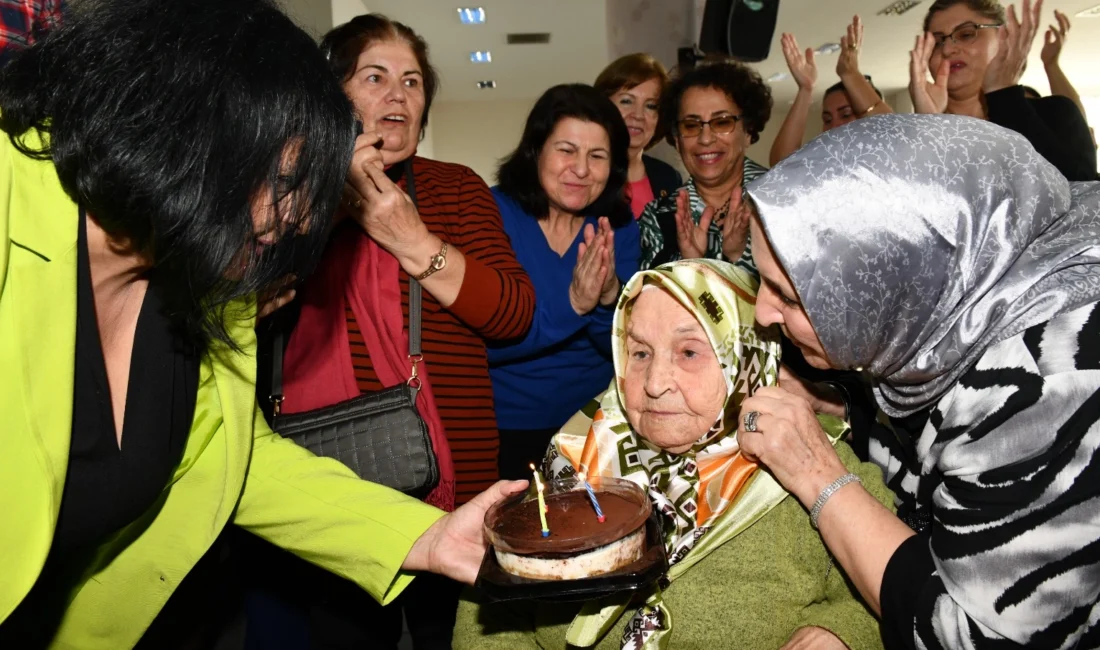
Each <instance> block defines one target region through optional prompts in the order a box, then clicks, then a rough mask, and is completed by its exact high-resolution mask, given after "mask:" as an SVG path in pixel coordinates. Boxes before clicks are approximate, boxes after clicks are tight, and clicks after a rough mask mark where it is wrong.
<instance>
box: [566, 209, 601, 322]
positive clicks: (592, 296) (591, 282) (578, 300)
mask: <svg viewBox="0 0 1100 650" xmlns="http://www.w3.org/2000/svg"><path fill="white" fill-rule="evenodd" d="M610 268H611V264H610V258H609V257H608V251H607V241H606V239H605V238H604V236H603V235H602V233H598V232H597V231H596V229H595V228H593V227H592V224H588V225H586V226H585V227H584V241H583V242H581V244H580V247H579V248H578V250H577V265H576V266H574V267H573V281H572V282H570V283H569V304H571V305H572V306H573V311H575V312H577V315H578V316H584V315H585V314H587V313H588V312H590V311H592V310H593V309H595V308H596V305H597V304H598V303H599V302H600V297H601V296H602V295H603V293H604V284H605V283H606V282H607V275H608V273H609V272H611V271H610Z"/></svg>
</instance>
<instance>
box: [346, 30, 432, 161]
mask: <svg viewBox="0 0 1100 650" xmlns="http://www.w3.org/2000/svg"><path fill="white" fill-rule="evenodd" d="M344 92H345V93H347V95H348V97H349V98H350V99H351V101H352V103H353V104H355V111H356V112H357V113H358V114H359V117H360V119H361V120H362V121H363V131H364V132H367V131H377V132H378V133H379V134H380V135H381V136H382V161H383V162H384V163H385V164H387V165H390V164H393V163H397V162H401V161H402V160H405V159H407V158H408V157H410V156H412V155H413V152H414V151H416V145H417V144H418V143H419V142H420V128H421V124H422V123H423V121H424V101H425V96H424V73H423V71H422V70H421V69H420V63H419V62H418V61H417V60H416V54H415V53H414V52H413V50H412V48H411V47H409V46H408V44H406V43H405V42H404V41H382V42H379V43H375V44H374V45H371V46H370V47H368V48H367V49H365V50H363V52H362V53H361V54H360V55H359V60H358V61H357V62H356V64H355V72H354V73H353V74H352V75H351V78H349V79H348V80H347V81H346V82H344Z"/></svg>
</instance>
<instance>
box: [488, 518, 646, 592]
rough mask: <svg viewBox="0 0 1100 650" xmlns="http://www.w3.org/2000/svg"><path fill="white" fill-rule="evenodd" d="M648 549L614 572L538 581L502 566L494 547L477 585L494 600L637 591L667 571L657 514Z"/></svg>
mask: <svg viewBox="0 0 1100 650" xmlns="http://www.w3.org/2000/svg"><path fill="white" fill-rule="evenodd" d="M645 526H646V540H645V550H644V551H643V554H642V557H641V559H639V560H638V561H637V562H634V563H633V564H630V565H628V566H625V567H623V568H621V569H619V570H618V571H615V572H614V573H607V574H604V575H600V576H594V577H591V578H582V579H579V580H535V579H532V578H524V577H522V576H517V575H512V574H511V573H508V572H506V571H504V569H501V568H500V564H499V563H498V562H497V556H496V554H495V553H494V552H493V549H492V547H490V548H489V550H488V551H487V552H486V553H485V559H484V560H483V561H482V563H481V570H480V571H478V574H477V582H475V583H474V587H476V588H477V589H479V590H481V592H482V593H484V594H485V595H486V596H488V597H489V598H490V599H492V600H496V601H503V600H553V601H577V600H591V599H595V598H601V597H604V596H610V595H613V594H617V593H622V592H625V591H637V590H639V589H642V588H645V587H648V586H650V585H652V584H653V583H655V582H657V581H658V580H659V579H660V578H661V576H663V575H665V572H666V571H668V557H667V556H666V554H665V544H664V541H663V540H662V539H661V525H660V523H659V522H658V521H657V517H656V515H652V514H651V515H650V517H649V519H647V520H646V524H645Z"/></svg>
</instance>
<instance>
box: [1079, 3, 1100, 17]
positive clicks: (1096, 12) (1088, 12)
mask: <svg viewBox="0 0 1100 650" xmlns="http://www.w3.org/2000/svg"><path fill="white" fill-rule="evenodd" d="M1077 17H1078V18H1100V5H1096V6H1095V7H1090V8H1088V9H1085V10H1084V11H1078V12H1077Z"/></svg>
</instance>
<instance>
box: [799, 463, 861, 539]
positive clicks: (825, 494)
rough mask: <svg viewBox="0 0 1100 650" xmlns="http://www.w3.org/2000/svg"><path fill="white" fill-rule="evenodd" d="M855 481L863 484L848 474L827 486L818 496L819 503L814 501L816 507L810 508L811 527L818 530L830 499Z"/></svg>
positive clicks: (853, 475)
mask: <svg viewBox="0 0 1100 650" xmlns="http://www.w3.org/2000/svg"><path fill="white" fill-rule="evenodd" d="M853 481H854V482H856V483H863V481H861V480H859V477H858V476H856V475H855V474H852V473H848V474H845V475H844V476H841V477H840V478H838V479H837V480H835V481H833V482H832V483H830V484H828V485H826V486H825V489H824V490H822V491H821V494H819V495H817V501H814V506H813V507H812V508H810V525H811V526H813V527H814V530H817V518H818V517H820V516H821V509H822V508H824V507H825V502H826V501H828V500H829V497H831V496H833V495H834V494H836V491H837V490H839V489H840V488H842V487H844V486H845V485H848V484H849V483H851V482H853Z"/></svg>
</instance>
